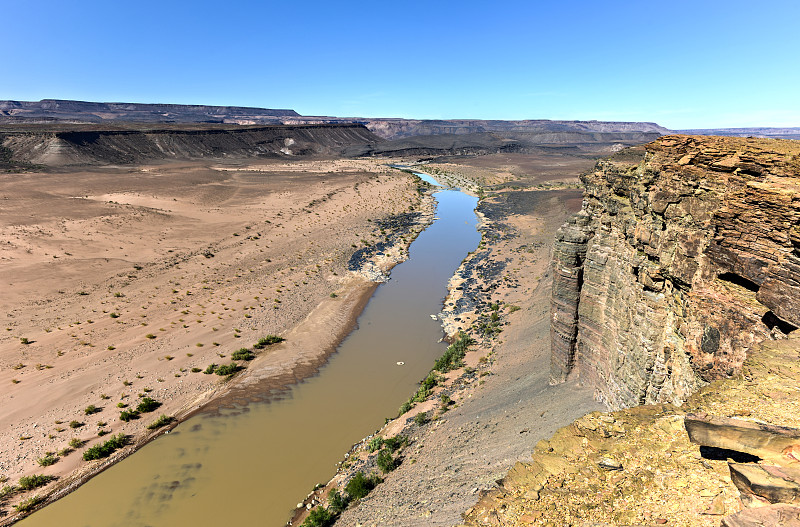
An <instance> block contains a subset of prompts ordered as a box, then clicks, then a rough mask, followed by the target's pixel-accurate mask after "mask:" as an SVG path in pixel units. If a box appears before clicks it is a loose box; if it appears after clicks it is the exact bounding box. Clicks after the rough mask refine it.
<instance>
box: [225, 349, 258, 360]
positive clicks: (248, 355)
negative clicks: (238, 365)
mask: <svg viewBox="0 0 800 527" xmlns="http://www.w3.org/2000/svg"><path fill="white" fill-rule="evenodd" d="M254 358H255V355H253V353H252V352H251V351H250V350H249V349H247V348H241V349H240V350H237V351H234V352H233V355H231V359H233V360H253V359H254Z"/></svg>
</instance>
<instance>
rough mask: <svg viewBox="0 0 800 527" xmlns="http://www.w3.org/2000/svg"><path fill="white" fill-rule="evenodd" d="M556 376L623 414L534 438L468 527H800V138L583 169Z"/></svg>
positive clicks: (631, 152)
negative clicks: (526, 457)
mask: <svg viewBox="0 0 800 527" xmlns="http://www.w3.org/2000/svg"><path fill="white" fill-rule="evenodd" d="M582 179H583V181H584V183H585V185H586V192H585V194H584V202H583V207H582V210H581V211H580V212H579V213H578V214H577V215H576V216H574V217H573V218H571V219H570V220H569V221H568V222H567V223H566V224H565V225H564V226H563V227H562V228H561V229H560V230H559V231H558V234H557V236H556V245H555V249H554V255H553V270H554V282H553V289H552V307H551V375H550V377H551V383H553V384H558V383H560V382H563V381H565V380H566V379H568V378H577V379H579V380H580V381H581V382H582V383H584V384H586V385H589V386H591V387H593V388H594V389H595V394H596V396H597V398H599V399H601V400H603V401H605V402H606V403H607V404H608V405H609V406H610V407H611V408H612V409H615V410H616V411H613V412H610V413H599V412H595V413H593V414H589V415H587V416H585V417H583V418H581V419H579V420H577V421H575V422H574V423H573V424H571V425H569V426H567V427H564V428H562V429H560V430H559V431H558V432H556V433H555V434H554V435H553V437H552V438H551V439H549V440H545V441H540V442H539V443H538V444H537V445H536V448H535V449H534V453H533V456H532V459H531V461H530V462H528V463H517V464H516V465H515V466H514V467H513V468H512V469H511V470H510V471H509V473H508V475H507V476H506V477H505V478H503V479H502V480H500V481H498V486H497V488H495V489H493V490H490V491H487V492H483V493H482V495H481V498H480V500H479V501H478V503H477V504H476V505H475V506H474V507H472V508H470V509H469V510H468V511H467V512H466V513H465V515H464V519H465V523H466V524H467V525H472V526H477V525H593V526H594V525H665V524H668V525H686V526H695V525H708V526H717V525H720V523H722V525H723V526H728V527H743V526H750V525H762V526H763V525H779V526H785V527H789V526H792V527H795V526H799V525H800V420H798V416H800V406H798V405H800V399H799V398H798V397H797V390H798V386H800V367H798V364H800V334H799V333H800V332H796V331H795V330H796V329H797V327H798V326H800V143H798V142H795V141H785V140H763V139H750V138H747V139H745V138H721V137H692V136H667V137H662V138H660V139H658V140H656V141H654V142H652V143H650V144H648V145H644V146H642V147H636V148H631V149H627V150H624V151H621V152H619V153H618V154H616V155H615V156H613V157H611V158H609V159H607V160H605V161H601V162H599V163H598V164H597V165H596V167H595V169H594V170H593V171H591V172H590V173H588V174H587V175H585V176H583V178H582Z"/></svg>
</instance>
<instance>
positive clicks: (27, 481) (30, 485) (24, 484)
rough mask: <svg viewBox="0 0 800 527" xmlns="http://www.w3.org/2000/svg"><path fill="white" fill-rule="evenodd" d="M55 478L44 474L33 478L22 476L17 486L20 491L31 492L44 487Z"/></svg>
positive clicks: (35, 475)
mask: <svg viewBox="0 0 800 527" xmlns="http://www.w3.org/2000/svg"><path fill="white" fill-rule="evenodd" d="M54 479H56V478H55V476H45V475H43V474H34V475H32V476H22V477H21V478H19V482H18V483H17V486H18V487H19V488H20V490H31V489H35V488H37V487H42V486H44V485H47V484H48V483H50V482H51V481H53V480H54Z"/></svg>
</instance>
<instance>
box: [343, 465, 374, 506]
mask: <svg viewBox="0 0 800 527" xmlns="http://www.w3.org/2000/svg"><path fill="white" fill-rule="evenodd" d="M380 482H381V478H379V477H378V476H377V475H372V476H365V475H364V473H363V472H357V473H356V475H355V476H353V478H352V479H351V480H350V481H348V482H347V486H345V488H344V490H345V492H347V495H348V496H350V499H354V500H360V499H361V498H363V497H364V496H366V495H367V494H369V493H370V491H371V490H372V489H374V488H375V487H376V486H377V485H378V483H380Z"/></svg>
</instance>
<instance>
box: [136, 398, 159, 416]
mask: <svg viewBox="0 0 800 527" xmlns="http://www.w3.org/2000/svg"><path fill="white" fill-rule="evenodd" d="M159 406H161V403H160V402H158V401H156V400H155V399H151V398H150V397H143V398H142V400H141V401H139V405H138V406H137V407H136V411H137V412H138V413H141V414H146V413H148V412H152V411H154V410H156V409H157V408H158V407H159Z"/></svg>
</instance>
